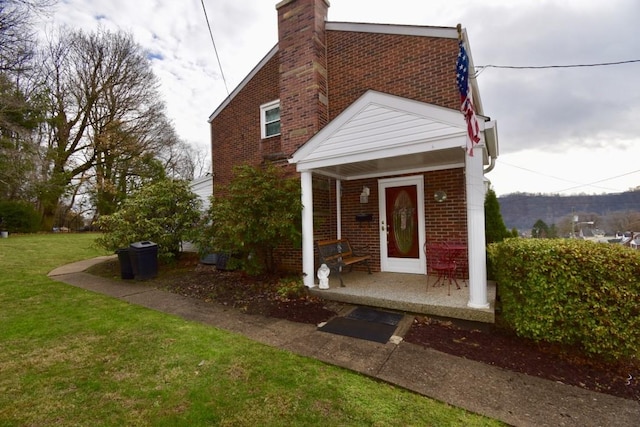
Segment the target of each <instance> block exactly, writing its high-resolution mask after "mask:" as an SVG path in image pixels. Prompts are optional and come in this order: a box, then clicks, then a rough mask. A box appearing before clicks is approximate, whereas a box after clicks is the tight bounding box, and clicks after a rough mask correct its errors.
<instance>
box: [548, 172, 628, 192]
mask: <svg viewBox="0 0 640 427" xmlns="http://www.w3.org/2000/svg"><path fill="white" fill-rule="evenodd" d="M638 172H640V169H639V170H635V171H631V172H627V173H623V174H621V175H617V176H612V177H611V178H605V179H601V180H599V181H594V182H592V183H589V184H583V185H579V186H577V187H571V188H565V189H564V190H560V191H557V193H562V192H565V191H569V190H575V189H576V188H580V187H591V186H593V184H599V183H601V182H605V181H611V180H612V179H616V178H622V177H623V176H627V175H633V174H634V173H638Z"/></svg>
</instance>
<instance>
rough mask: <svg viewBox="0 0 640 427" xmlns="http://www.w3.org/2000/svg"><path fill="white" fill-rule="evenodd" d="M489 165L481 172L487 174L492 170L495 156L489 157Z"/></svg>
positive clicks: (494, 164) (494, 165)
mask: <svg viewBox="0 0 640 427" xmlns="http://www.w3.org/2000/svg"><path fill="white" fill-rule="evenodd" d="M489 162H490V163H489V166H487V168H486V169H485V170H483V171H482V173H483V174H487V173H489V172H491V171H492V170H493V168H494V167H496V158H495V157H493V156H491V157H489Z"/></svg>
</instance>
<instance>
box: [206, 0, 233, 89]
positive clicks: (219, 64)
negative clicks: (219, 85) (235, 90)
mask: <svg viewBox="0 0 640 427" xmlns="http://www.w3.org/2000/svg"><path fill="white" fill-rule="evenodd" d="M200 3H202V11H203V12H204V19H205V20H206V21H207V27H208V28H209V36H210V37H211V43H213V50H214V52H215V53H216V59H217V60H218V67H219V68H220V75H221V76H222V81H223V82H224V88H225V89H226V90H227V96H229V88H228V87H227V79H226V78H225V77H224V71H222V63H221V62H220V57H219V56H218V49H217V48H216V42H215V41H214V39H213V32H212V31H211V24H210V23H209V16H208V15H207V8H206V7H205V6H204V0H200Z"/></svg>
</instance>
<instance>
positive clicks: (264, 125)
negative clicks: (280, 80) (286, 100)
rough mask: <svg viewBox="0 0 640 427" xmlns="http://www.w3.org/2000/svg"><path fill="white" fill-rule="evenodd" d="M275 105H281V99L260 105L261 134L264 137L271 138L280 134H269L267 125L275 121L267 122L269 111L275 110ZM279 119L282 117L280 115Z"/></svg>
mask: <svg viewBox="0 0 640 427" xmlns="http://www.w3.org/2000/svg"><path fill="white" fill-rule="evenodd" d="M275 107H278V108H279V107H280V100H279V99H276V100H275V101H271V102H267V103H266V104H262V105H261V106H260V136H261V137H262V139H266V138H271V137H272V136H278V135H280V132H278V133H274V134H273V135H267V125H268V124H269V123H273V122H275V121H272V122H269V123H267V111H269V110H273V109H274V108H275ZM278 121H280V117H279V116H278Z"/></svg>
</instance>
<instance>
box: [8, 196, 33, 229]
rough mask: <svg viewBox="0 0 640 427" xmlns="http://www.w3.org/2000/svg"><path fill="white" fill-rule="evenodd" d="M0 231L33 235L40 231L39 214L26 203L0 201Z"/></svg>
mask: <svg viewBox="0 0 640 427" xmlns="http://www.w3.org/2000/svg"><path fill="white" fill-rule="evenodd" d="M0 229H2V230H0V231H9V232H12V233H35V232H36V231H38V230H39V229H40V214H39V213H38V212H37V211H36V210H35V208H34V207H33V205H31V204H30V203H27V202H19V201H18V202H14V201H5V200H2V201H0Z"/></svg>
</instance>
